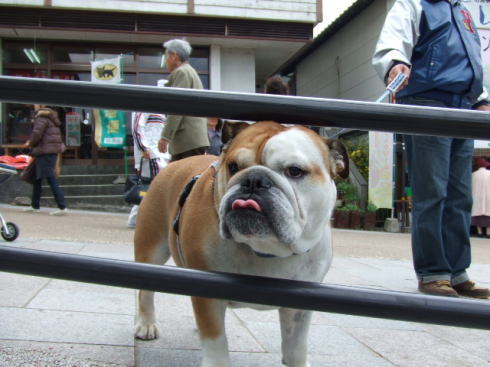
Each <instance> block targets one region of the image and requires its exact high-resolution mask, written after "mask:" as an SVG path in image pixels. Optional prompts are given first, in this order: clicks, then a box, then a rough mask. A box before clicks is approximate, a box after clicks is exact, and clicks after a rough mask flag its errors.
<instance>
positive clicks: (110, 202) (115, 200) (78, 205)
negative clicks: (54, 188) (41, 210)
mask: <svg viewBox="0 0 490 367" xmlns="http://www.w3.org/2000/svg"><path fill="white" fill-rule="evenodd" d="M65 201H66V206H67V207H68V208H69V209H70V208H71V209H83V210H101V211H109V212H119V213H129V211H130V210H131V205H129V204H127V203H126V202H125V201H124V199H123V198H122V196H121V195H73V196H72V195H70V196H68V195H67V196H65ZM41 206H42V207H53V208H54V207H56V202H55V200H54V197H53V196H52V195H50V196H46V197H42V198H41Z"/></svg>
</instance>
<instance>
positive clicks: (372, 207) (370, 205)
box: [366, 201, 378, 213]
mask: <svg viewBox="0 0 490 367" xmlns="http://www.w3.org/2000/svg"><path fill="white" fill-rule="evenodd" d="M376 210H378V207H377V206H376V205H374V204H373V203H372V202H370V201H369V202H368V204H367V206H366V211H367V212H368V213H374V212H376Z"/></svg>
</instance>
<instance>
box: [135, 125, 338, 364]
mask: <svg viewBox="0 0 490 367" xmlns="http://www.w3.org/2000/svg"><path fill="white" fill-rule="evenodd" d="M245 126H246V127H244V125H243V124H242V125H234V128H232V129H230V128H229V125H228V126H227V127H225V129H226V130H224V131H223V138H224V139H229V138H232V140H231V141H230V142H229V143H228V144H227V145H226V146H225V148H224V149H223V152H222V154H221V155H220V157H216V156H211V155H203V156H195V157H191V158H187V159H184V160H181V161H177V162H173V163H171V164H169V165H168V166H167V167H166V168H165V169H163V170H162V171H161V172H160V173H159V174H158V176H157V177H156V178H155V179H154V181H153V182H152V184H151V186H150V189H149V190H148V193H147V194H146V196H145V198H144V200H143V201H142V204H141V207H140V209H139V213H138V219H137V225H136V230H135V236H134V245H135V260H136V261H138V262H143V263H151V264H164V263H165V262H166V261H167V260H168V259H169V258H170V256H172V257H173V259H174V261H175V263H176V264H177V265H178V266H182V267H187V268H192V269H199V270H207V271H220V272H230V273H241V274H249V275H257V276H265V277H277V278H285V279H295V280H304V281H314V282H320V281H322V279H323V277H324V276H325V274H326V272H327V270H328V268H329V267H330V264H331V260H332V248H331V231H330V217H331V214H332V211H333V209H334V205H335V200H336V195H337V191H336V188H335V184H334V180H333V179H334V177H336V176H337V175H340V176H341V177H347V175H348V157H347V153H346V150H345V148H344V146H343V145H342V144H341V143H340V142H339V141H337V140H325V139H324V138H322V137H320V136H319V135H317V134H316V133H315V132H313V131H312V130H309V129H307V128H304V127H302V126H289V127H286V126H283V125H280V124H278V123H275V122H271V121H263V122H258V123H256V124H253V125H250V126H249V125H246V124H245ZM238 130H240V131H238ZM235 135H236V136H235ZM189 182H192V184H189ZM192 185H193V186H192ZM190 186H192V187H191V188H190ZM184 192H185V194H183V193H184ZM179 202H180V203H179ZM153 295H154V294H153V292H150V291H146V290H140V291H139V292H138V310H137V319H136V327H135V335H136V337H137V338H139V339H146V340H149V339H155V338H157V336H158V330H157V326H156V320H155V314H154V301H153ZM191 298H192V305H193V309H194V315H195V319H196V323H197V326H198V330H199V337H200V339H201V344H202V352H203V357H202V364H201V366H202V367H228V366H230V358H229V352H228V345H227V339H226V334H225V329H224V319H225V311H226V308H227V307H254V308H257V309H270V308H272V307H270V306H260V305H252V304H241V303H238V302H232V301H226V300H217V299H206V298H199V297H191ZM279 315H280V325H281V334H282V362H283V363H284V364H285V365H287V366H288V367H306V366H309V364H308V362H307V333H308V329H309V325H310V320H311V311H305V310H294V309H287V308H279Z"/></svg>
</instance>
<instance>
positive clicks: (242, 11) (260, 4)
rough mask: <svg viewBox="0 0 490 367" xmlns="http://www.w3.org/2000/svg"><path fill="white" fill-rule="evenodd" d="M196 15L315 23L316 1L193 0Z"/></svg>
mask: <svg viewBox="0 0 490 367" xmlns="http://www.w3.org/2000/svg"><path fill="white" fill-rule="evenodd" d="M194 3H195V12H196V14H198V15H216V16H227V17H240V18H256V19H276V20H283V21H288V20H289V21H296V22H312V23H313V22H315V21H316V0H296V1H291V0H260V1H257V0H194Z"/></svg>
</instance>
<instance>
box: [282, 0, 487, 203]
mask: <svg viewBox="0 0 490 367" xmlns="http://www.w3.org/2000/svg"><path fill="white" fill-rule="evenodd" d="M394 2H395V0H383V1H374V0H357V1H354V2H353V4H352V5H351V6H350V7H349V8H348V9H347V10H345V12H344V13H343V14H341V15H340V16H339V18H337V19H336V20H335V21H334V22H333V23H331V24H330V25H329V26H328V27H327V28H326V29H325V30H324V31H323V32H322V33H321V34H319V35H318V36H317V37H316V38H315V40H314V41H313V42H312V43H311V44H308V45H306V46H304V47H303V49H302V50H301V51H300V52H298V53H297V54H296V55H295V56H294V57H292V58H291V59H289V60H288V61H287V62H286V63H284V64H283V65H281V67H280V68H279V69H278V72H279V73H280V74H283V75H288V76H290V77H291V78H292V79H293V80H294V81H295V90H296V94H297V95H300V96H310V97H320V98H339V99H348V100H358V101H369V102H374V101H376V100H377V99H378V97H379V96H380V95H381V94H382V93H383V91H384V84H383V83H382V81H381V79H380V78H379V76H378V75H377V73H376V71H375V69H374V67H373V66H372V56H373V54H374V49H375V46H376V43H377V41H378V37H379V34H380V32H381V29H382V27H383V24H384V21H385V19H386V15H387V14H388V11H389V10H390V9H391V7H392V5H393V4H394ZM464 4H465V6H466V7H467V8H468V9H469V11H470V12H471V13H472V16H473V20H474V21H475V23H476V25H477V27H478V31H479V34H480V39H481V44H482V57H483V65H484V72H485V85H486V87H487V89H489V90H490V2H488V1H481V0H465V1H464ZM321 132H322V134H323V135H326V136H332V135H334V134H336V133H338V132H339V129H336V128H332V129H328V128H322V129H321ZM366 133H367V132H366ZM369 141H370V145H369V170H370V176H369V181H370V182H369V199H370V200H372V201H374V202H375V204H377V205H378V207H382V208H391V207H392V205H393V198H395V199H401V198H402V197H403V196H404V195H405V194H406V192H405V188H404V186H405V185H406V184H407V182H406V179H405V177H406V175H405V174H404V172H405V170H406V168H405V167H404V160H403V151H402V149H401V145H402V136H401V135H399V134H398V135H397V134H387V133H374V132H370V133H369ZM373 142H376V143H375V144H373ZM489 148H490V142H475V152H476V154H477V155H484V156H490V149H489ZM371 173H373V174H371Z"/></svg>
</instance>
